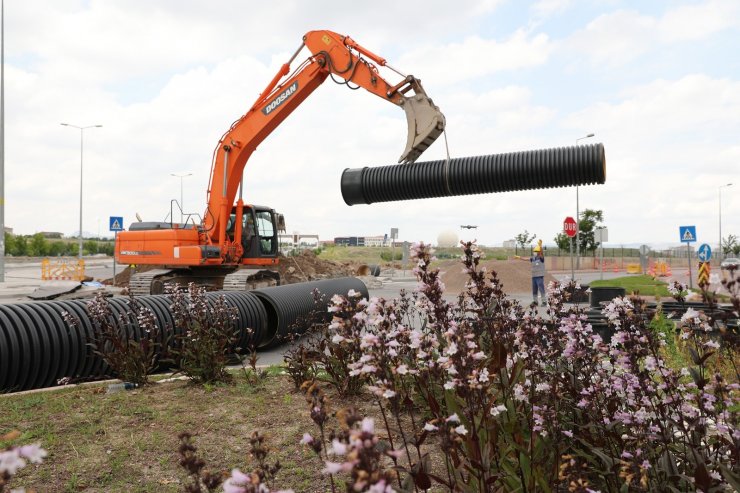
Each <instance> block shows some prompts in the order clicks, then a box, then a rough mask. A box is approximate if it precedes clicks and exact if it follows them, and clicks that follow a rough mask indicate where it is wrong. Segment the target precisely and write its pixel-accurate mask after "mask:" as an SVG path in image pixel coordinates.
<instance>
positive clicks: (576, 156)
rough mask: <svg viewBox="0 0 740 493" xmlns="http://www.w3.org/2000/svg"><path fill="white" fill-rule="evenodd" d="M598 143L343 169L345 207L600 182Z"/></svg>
mask: <svg viewBox="0 0 740 493" xmlns="http://www.w3.org/2000/svg"><path fill="white" fill-rule="evenodd" d="M605 180H606V158H605V156H604V146H603V145H602V144H592V145H581V146H575V147H558V148H553V149H540V150H536V151H523V152H512V153H507V154H491V155H488V156H477V157H465V158H454V159H450V160H449V162H448V161H447V160H440V161H427V162H423V163H413V164H396V165H392V166H379V167H375V168H354V169H349V168H347V169H345V170H344V172H343V173H342V179H341V186H342V197H343V198H344V201H345V202H346V203H347V205H355V204H373V203H375V202H391V201H396V200H413V199H426V198H432V197H448V196H455V195H474V194H479V193H493V192H513V191H517V190H534V189H539V188H554V187H569V186H575V185H591V184H600V183H604V181H605Z"/></svg>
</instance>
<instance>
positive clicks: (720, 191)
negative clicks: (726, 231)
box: [717, 183, 732, 261]
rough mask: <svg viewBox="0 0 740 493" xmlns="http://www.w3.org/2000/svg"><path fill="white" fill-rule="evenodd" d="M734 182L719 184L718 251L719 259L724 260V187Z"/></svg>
mask: <svg viewBox="0 0 740 493" xmlns="http://www.w3.org/2000/svg"><path fill="white" fill-rule="evenodd" d="M731 186H732V183H727V184H725V185H720V186H719V189H718V190H719V251H718V252H717V260H719V261H721V260H722V189H723V188H726V187H731Z"/></svg>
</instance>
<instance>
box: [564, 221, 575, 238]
mask: <svg viewBox="0 0 740 493" xmlns="http://www.w3.org/2000/svg"><path fill="white" fill-rule="evenodd" d="M577 230H578V226H577V225H576V220H575V219H573V218H572V217H570V216H568V217H566V218H565V221H563V233H565V234H567V235H568V236H570V237H571V238H573V237H574V236H575V235H576V231H577Z"/></svg>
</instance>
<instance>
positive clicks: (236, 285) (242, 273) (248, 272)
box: [224, 269, 280, 291]
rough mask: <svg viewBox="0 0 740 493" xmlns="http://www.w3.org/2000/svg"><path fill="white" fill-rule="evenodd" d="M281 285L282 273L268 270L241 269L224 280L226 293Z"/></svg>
mask: <svg viewBox="0 0 740 493" xmlns="http://www.w3.org/2000/svg"><path fill="white" fill-rule="evenodd" d="M279 285H280V273H279V272H276V271H272V270H267V269H239V270H235V271H234V272H231V273H230V274H227V275H226V277H225V278H224V291H248V290H250V289H257V288H266V287H270V286H279Z"/></svg>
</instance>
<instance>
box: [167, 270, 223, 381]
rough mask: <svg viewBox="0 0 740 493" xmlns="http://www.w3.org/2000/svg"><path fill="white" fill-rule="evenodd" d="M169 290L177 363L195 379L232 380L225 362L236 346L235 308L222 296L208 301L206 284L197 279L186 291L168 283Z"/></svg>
mask: <svg viewBox="0 0 740 493" xmlns="http://www.w3.org/2000/svg"><path fill="white" fill-rule="evenodd" d="M166 291H167V294H169V295H170V297H171V299H172V304H171V305H170V309H171V310H172V314H173V316H174V318H175V325H176V328H177V331H178V335H177V336H176V337H175V339H176V340H175V344H174V348H173V349H172V350H171V352H172V354H173V356H174V361H175V364H176V366H177V367H178V368H179V370H180V371H181V372H182V373H183V374H184V375H186V376H187V377H188V378H189V379H190V380H191V381H192V382H194V383H198V384H203V383H216V382H228V381H230V380H231V375H230V374H229V373H228V372H227V371H226V365H227V363H228V361H229V354H230V353H231V352H233V351H234V350H235V349H237V348H235V347H234V345H235V343H236V341H237V329H236V328H235V324H234V320H235V319H236V318H237V311H236V308H233V307H230V306H228V305H227V304H226V299H225V298H224V297H223V296H219V297H217V298H215V299H214V300H213V302H212V303H209V300H208V298H207V297H206V290H205V288H204V287H202V286H196V285H195V284H194V283H190V285H189V286H188V289H187V292H185V291H183V290H182V289H179V288H178V286H177V285H174V284H173V285H167V286H166Z"/></svg>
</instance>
